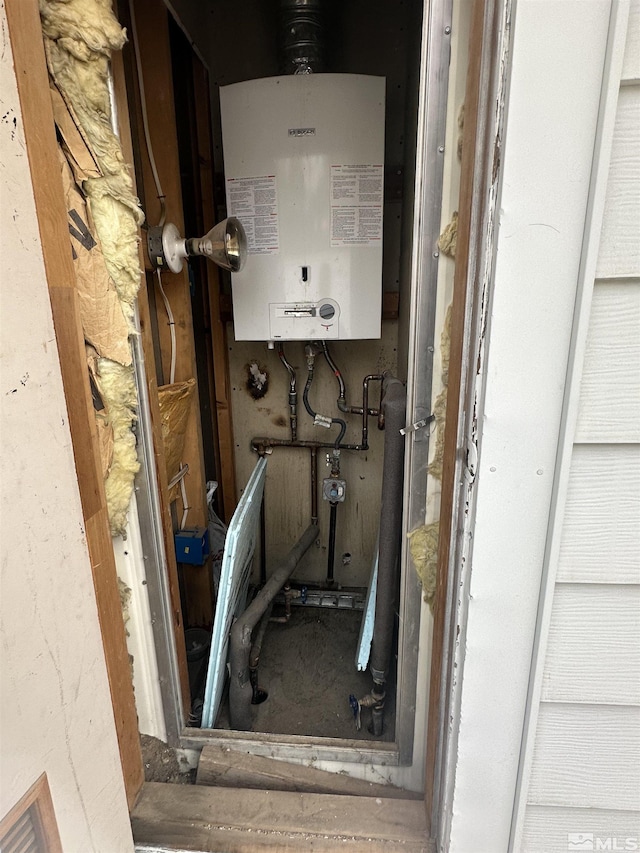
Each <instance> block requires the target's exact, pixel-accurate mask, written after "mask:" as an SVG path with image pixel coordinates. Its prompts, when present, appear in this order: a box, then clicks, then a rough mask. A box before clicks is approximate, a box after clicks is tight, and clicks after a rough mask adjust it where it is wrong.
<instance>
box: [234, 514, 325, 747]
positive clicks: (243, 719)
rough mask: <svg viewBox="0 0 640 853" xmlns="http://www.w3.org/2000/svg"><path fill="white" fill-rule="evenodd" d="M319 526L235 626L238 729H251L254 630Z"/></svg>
mask: <svg viewBox="0 0 640 853" xmlns="http://www.w3.org/2000/svg"><path fill="white" fill-rule="evenodd" d="M318 532H319V531H318V526H317V525H316V524H310V525H309V527H307V529H306V530H305V532H304V533H303V534H302V536H301V537H300V539H298V541H297V542H296V544H295V545H294V546H293V548H292V549H291V550H290V551H289V553H288V554H287V556H286V557H285V559H284V560H283V561H282V563H281V564H280V566H279V567H278V568H277V569H276V570H275V572H274V573H273V574H272V575H271V577H270V578H269V580H268V581H267V582H266V584H265V585H264V586H263V587H262V589H261V590H260V592H259V593H258V594H257V595H256V597H255V598H254V599H253V601H252V602H251V604H250V605H249V606H248V607H247V609H246V610H245V611H244V613H243V614H242V615H241V616H240V617H239V618H238V619H237V620H236V621H235V622H234V624H233V626H232V627H231V634H230V639H229V661H230V668H231V676H230V683H229V721H230V723H231V728H232V729H235V730H236V731H241V732H248V731H251V724H252V721H251V700H252V699H253V687H252V685H251V673H250V668H249V657H250V654H251V634H252V633H253V630H254V628H255V627H256V625H257V624H258V621H259V620H260V618H261V616H262V615H263V614H264V612H265V610H266V609H267V608H268V607H269V605H270V604H271V602H272V601H273V599H274V598H275V597H276V595H277V594H278V593H279V592H280V590H281V588H282V587H283V586H284V584H285V582H286V581H287V580H288V579H289V578H290V577H291V575H292V574H293V573H294V571H295V569H296V566H297V565H298V563H299V562H300V560H301V559H302V557H303V555H304V554H305V553H306V551H307V550H308V549H309V548H310V546H311V545H312V544H313V543H314V542H315V541H316V539H317V538H318Z"/></svg>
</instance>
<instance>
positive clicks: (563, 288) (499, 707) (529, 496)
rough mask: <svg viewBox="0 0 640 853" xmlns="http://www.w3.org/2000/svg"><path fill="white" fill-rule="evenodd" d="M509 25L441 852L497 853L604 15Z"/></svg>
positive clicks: (601, 63)
mask: <svg viewBox="0 0 640 853" xmlns="http://www.w3.org/2000/svg"><path fill="white" fill-rule="evenodd" d="M512 11H513V12H514V19H513V20H512V23H511V54H510V69H509V91H508V96H507V112H506V120H505V127H504V132H503V138H502V147H501V154H500V199H499V207H498V211H497V215H496V218H497V222H496V234H495V241H496V244H495V249H496V251H495V258H494V261H493V268H492V271H491V277H490V286H489V293H488V295H487V300H486V302H485V304H484V310H485V311H486V314H485V315H484V316H482V317H481V320H482V324H485V323H486V326H484V325H481V324H479V326H480V330H479V333H480V335H481V337H482V338H484V343H485V344H486V348H485V349H484V350H483V349H482V348H481V357H480V359H479V360H478V362H477V374H476V375H475V376H474V381H475V386H474V389H473V390H474V396H475V401H476V409H475V411H474V412H473V413H469V435H468V436H467V442H468V447H469V455H468V458H469V461H470V464H471V468H470V469H469V470H468V471H467V472H466V473H467V479H468V482H469V488H468V492H467V494H466V500H467V501H468V503H467V504H466V508H465V511H464V515H463V517H462V519H461V523H462V524H463V525H464V532H465V536H466V540H465V541H466V552H465V553H464V554H463V556H464V560H463V564H462V565H461V566H460V567H458V569H459V571H460V578H461V586H460V588H459V589H460V602H459V606H460V608H461V610H460V621H459V622H458V625H459V629H460V638H459V648H458V650H457V656H456V676H455V683H454V686H453V701H452V707H453V708H454V714H453V717H452V731H453V734H452V741H451V745H452V746H451V752H450V755H449V759H450V764H449V783H450V786H451V787H450V788H449V793H450V796H449V800H448V802H447V809H448V813H447V815H446V817H447V820H446V821H445V836H444V838H443V839H442V847H443V849H447V850H450V851H455V853H506V851H507V850H509V849H510V847H509V845H510V834H511V818H512V811H513V806H514V798H515V792H516V784H517V781H518V770H519V763H520V745H521V738H522V730H523V722H524V718H525V710H526V706H527V693H528V683H529V671H530V665H531V656H532V651H533V648H534V639H535V635H536V617H537V609H538V598H539V592H540V584H541V579H542V576H543V568H544V565H545V554H546V540H547V529H548V523H549V516H550V512H551V508H552V502H553V497H554V480H555V464H556V454H557V448H558V442H559V439H560V434H561V428H562V418H563V404H564V387H565V379H566V375H567V365H568V361H569V355H570V349H571V342H572V324H573V314H574V306H575V300H576V294H577V291H578V282H579V279H580V275H581V266H582V249H583V236H584V232H585V225H586V222H587V218H588V215H589V205H590V182H591V172H592V160H593V152H594V146H595V144H596V139H597V136H598V132H599V110H600V92H601V85H602V80H603V74H604V68H605V58H606V56H607V47H608V45H607V38H608V32H609V17H610V11H611V3H610V2H609V0H590V2H580V1H579V0H578V2H569V0H517V2H516V3H514V4H513V7H512ZM578 34H579V37H578ZM485 329H486V332H485ZM473 366H474V367H476V362H475V360H474V365H473ZM473 449H476V450H477V454H478V457H477V464H474V463H475V460H474V458H473V457H474V453H473V452H471V451H472V450H473ZM465 611H466V613H467V615H466V617H465ZM549 723H550V725H551V727H552V728H553V720H550V721H549ZM543 784H544V783H543ZM447 827H448V831H447ZM514 849H516V850H518V848H517V847H516V848H514ZM542 849H545V850H547V849H548V850H555V849H563V848H541V850H542ZM564 849H566V839H565V848H564Z"/></svg>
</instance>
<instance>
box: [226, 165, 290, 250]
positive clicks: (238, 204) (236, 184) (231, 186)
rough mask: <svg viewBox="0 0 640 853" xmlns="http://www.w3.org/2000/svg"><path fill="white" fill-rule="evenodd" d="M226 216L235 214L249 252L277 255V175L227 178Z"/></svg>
mask: <svg viewBox="0 0 640 853" xmlns="http://www.w3.org/2000/svg"><path fill="white" fill-rule="evenodd" d="M227 206H228V208H229V216H236V217H237V218H238V219H239V220H240V222H242V224H243V226H244V230H245V231H246V232H247V249H248V252H249V254H250V255H276V254H278V252H279V250H280V234H279V226H278V193H277V189H276V176H275V175H265V176H263V177H259V178H228V179H227Z"/></svg>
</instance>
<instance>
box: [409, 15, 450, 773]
mask: <svg viewBox="0 0 640 853" xmlns="http://www.w3.org/2000/svg"><path fill="white" fill-rule="evenodd" d="M452 6H453V2H452V0H434V2H432V3H425V4H424V8H425V19H424V21H423V33H422V55H421V60H420V81H419V106H418V137H417V149H416V179H415V189H416V196H415V203H414V212H413V252H412V260H411V268H412V269H411V312H412V313H411V320H410V323H409V327H410V328H409V334H410V338H409V347H408V365H407V422H408V423H410V424H414V423H417V422H419V421H421V420H423V419H425V418H426V417H427V415H428V413H429V412H431V386H432V379H433V352H434V334H435V313H436V290H437V279H438V263H439V251H438V247H437V243H438V237H439V234H440V219H441V208H442V179H443V171H444V157H443V153H444V142H445V132H446V110H447V94H448V84H449V54H450V41H451V15H452ZM428 457H429V435H428V431H426V430H417V431H415V430H413V431H411V432H410V433H409V434H408V436H407V444H406V453H405V481H404V495H403V504H404V517H403V526H402V539H403V543H402V555H401V565H402V579H401V595H400V632H401V633H400V638H399V648H400V659H399V667H398V687H397V708H398V714H397V720H396V726H397V728H396V733H397V734H396V737H397V740H398V747H399V750H400V762H401V763H402V764H411V763H412V761H413V741H414V730H415V707H416V684H417V678H418V655H417V651H416V650H417V647H418V637H419V631H420V610H421V602H422V588H421V584H420V581H419V579H418V576H417V574H416V572H415V571H414V569H413V566H412V564H411V558H410V555H409V549H408V540H407V534H408V533H409V532H410V531H411V530H414V529H415V528H416V527H419V526H420V525H422V524H424V523H425V514H426V508H427V473H426V472H427V465H428Z"/></svg>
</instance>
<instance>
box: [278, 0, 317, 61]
mask: <svg viewBox="0 0 640 853" xmlns="http://www.w3.org/2000/svg"><path fill="white" fill-rule="evenodd" d="M324 5H325V4H324V2H323V0H280V33H281V39H280V49H281V65H282V72H283V73H284V74H313V73H314V72H315V73H320V72H322V71H324V70H325V9H324Z"/></svg>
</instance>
